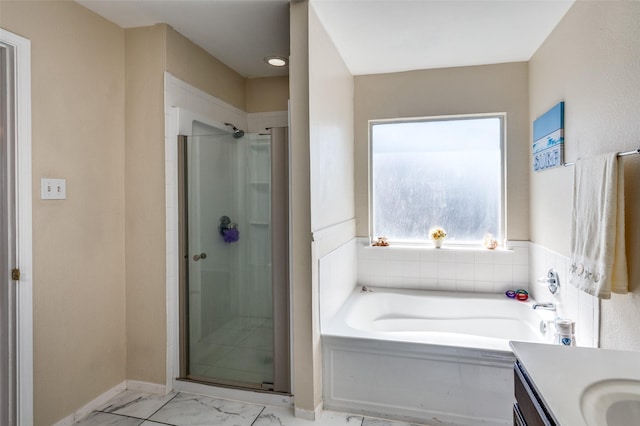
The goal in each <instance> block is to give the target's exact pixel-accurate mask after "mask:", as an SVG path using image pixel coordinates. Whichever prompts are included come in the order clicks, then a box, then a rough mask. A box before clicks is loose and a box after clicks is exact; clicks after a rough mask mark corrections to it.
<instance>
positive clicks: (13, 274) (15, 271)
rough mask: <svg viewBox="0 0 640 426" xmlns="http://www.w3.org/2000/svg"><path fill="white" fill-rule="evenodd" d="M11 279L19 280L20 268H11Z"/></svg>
mask: <svg viewBox="0 0 640 426" xmlns="http://www.w3.org/2000/svg"><path fill="white" fill-rule="evenodd" d="M11 280H13V281H20V269H18V268H14V269H12V270H11Z"/></svg>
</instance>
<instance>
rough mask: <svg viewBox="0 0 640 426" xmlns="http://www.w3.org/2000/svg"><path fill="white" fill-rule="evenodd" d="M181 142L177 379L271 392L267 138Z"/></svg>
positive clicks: (213, 136) (222, 135) (214, 136)
mask: <svg viewBox="0 0 640 426" xmlns="http://www.w3.org/2000/svg"><path fill="white" fill-rule="evenodd" d="M203 130H207V131H208V134H207V135H206V136H190V137H188V138H186V141H184V142H183V147H182V149H181V151H182V154H183V156H184V160H183V162H182V164H183V167H184V171H183V173H182V175H183V177H184V181H183V188H182V189H183V193H184V200H183V206H184V217H185V218H186V221H184V222H185V223H184V224H183V230H184V236H185V238H184V240H185V241H184V245H185V253H186V254H185V255H184V257H185V259H184V261H185V264H186V268H185V269H186V280H185V281H186V282H185V285H184V286H183V293H184V294H183V299H184V301H185V303H184V304H183V309H184V310H185V311H186V312H184V314H183V323H184V324H183V330H182V331H183V333H182V334H183V339H184V341H183V345H182V346H183V349H182V350H183V359H184V362H183V363H182V364H183V365H182V370H183V371H182V376H183V377H184V378H187V379H190V380H196V381H202V382H209V383H216V384H223V385H232V386H240V387H248V388H259V389H272V388H273V382H274V343H273V342H274V329H273V303H272V299H273V294H272V270H271V268H272V243H271V148H270V137H269V135H266V136H265V135H262V136H261V135H256V134H245V135H244V136H243V137H241V138H235V137H233V136H232V135H231V134H229V133H226V132H222V131H218V132H217V133H215V132H214V130H215V129H212V128H207V129H203Z"/></svg>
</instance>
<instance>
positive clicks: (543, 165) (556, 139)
mask: <svg viewBox="0 0 640 426" xmlns="http://www.w3.org/2000/svg"><path fill="white" fill-rule="evenodd" d="M563 163H564V102H560V103H559V104H558V105H556V106H554V107H553V108H551V109H550V110H549V111H547V112H545V113H544V114H542V115H541V116H540V117H538V118H537V119H536V120H535V121H534V122H533V171H535V172H539V171H541V170H546V169H551V168H553V167H560V166H562V164H563Z"/></svg>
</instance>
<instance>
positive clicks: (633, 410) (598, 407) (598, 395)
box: [580, 379, 640, 426]
mask: <svg viewBox="0 0 640 426" xmlns="http://www.w3.org/2000/svg"><path fill="white" fill-rule="evenodd" d="M580 410H581V411H582V417H583V418H584V420H585V422H586V423H587V425H588V426H628V425H632V424H636V422H637V421H638V419H640V380H629V379H607V380H602V381H599V382H596V383H593V384H592V385H590V386H588V387H587V388H586V389H585V390H584V392H583V393H582V396H581V397H580Z"/></svg>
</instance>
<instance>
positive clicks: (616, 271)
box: [570, 153, 629, 299]
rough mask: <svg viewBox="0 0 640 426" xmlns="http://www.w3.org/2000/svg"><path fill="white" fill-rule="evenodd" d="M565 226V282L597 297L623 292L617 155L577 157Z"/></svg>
mask: <svg viewBox="0 0 640 426" xmlns="http://www.w3.org/2000/svg"><path fill="white" fill-rule="evenodd" d="M574 177H575V179H574V189H573V215H572V216H573V217H572V223H571V269H570V273H571V283H572V284H573V285H575V286H576V287H578V288H579V289H580V290H583V291H585V292H587V293H589V294H592V295H594V296H597V297H599V298H602V299H609V298H611V293H621V294H624V293H627V292H628V291H629V284H628V272H627V257H626V254H625V236H624V170H623V168H622V167H618V155H617V153H610V154H603V155H600V156H596V157H591V158H585V159H578V160H577V161H576V165H575V176H574Z"/></svg>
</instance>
